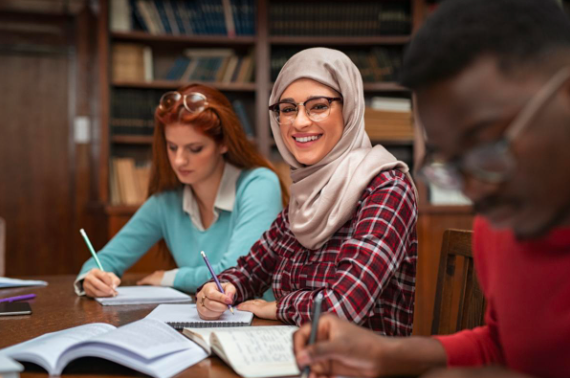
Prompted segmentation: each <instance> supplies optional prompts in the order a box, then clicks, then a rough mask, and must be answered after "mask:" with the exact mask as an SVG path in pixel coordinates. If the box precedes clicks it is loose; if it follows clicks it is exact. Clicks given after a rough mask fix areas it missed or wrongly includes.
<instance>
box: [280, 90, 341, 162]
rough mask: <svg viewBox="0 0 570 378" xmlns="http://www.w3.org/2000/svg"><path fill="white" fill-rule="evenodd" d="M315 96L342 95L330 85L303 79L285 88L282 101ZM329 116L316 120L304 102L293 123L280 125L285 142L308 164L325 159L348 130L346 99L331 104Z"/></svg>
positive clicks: (295, 101)
mask: <svg viewBox="0 0 570 378" xmlns="http://www.w3.org/2000/svg"><path fill="white" fill-rule="evenodd" d="M315 97H340V95H339V94H338V93H337V92H336V91H335V90H333V89H332V88H330V87H327V86H326V85H323V84H321V83H318V82H316V81H314V80H311V79H299V80H296V81H294V82H293V83H292V84H291V85H289V86H288V87H287V89H285V91H284V92H283V94H282V95H281V98H280V101H287V102H293V103H300V102H301V103H302V102H305V101H307V100H309V99H311V98H315ZM330 107H331V108H330V113H329V115H328V117H326V118H323V119H322V120H320V121H318V122H315V121H313V120H311V119H310V118H309V117H308V116H307V112H306V110H305V107H304V106H302V105H301V106H299V111H298V113H297V116H296V117H295V118H294V120H293V122H292V123H291V124H290V125H280V126H279V130H280V132H281V138H282V139H283V142H284V143H285V146H286V147H287V149H288V150H289V152H291V154H292V155H293V156H294V157H295V159H296V160H297V161H298V162H299V163H300V164H304V165H313V164H316V163H318V162H319V161H321V160H322V159H323V158H324V157H325V156H326V155H327V154H328V153H329V152H330V151H331V150H332V149H333V147H334V146H335V145H336V144H337V143H338V141H339V140H340V138H341V137H342V132H343V130H344V121H343V117H342V103H341V102H339V101H334V102H332V103H331V104H330Z"/></svg>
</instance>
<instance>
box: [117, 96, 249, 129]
mask: <svg viewBox="0 0 570 378" xmlns="http://www.w3.org/2000/svg"><path fill="white" fill-rule="evenodd" d="M163 94H164V91H159V90H155V89H149V90H139V89H129V88H116V89H114V90H113V92H112V95H111V96H112V97H111V119H110V127H111V134H112V135H152V134H153V132H154V111H155V109H156V107H157V106H158V102H159V100H160V98H161V97H162V95H163ZM232 106H233V108H234V111H235V113H236V115H237V116H238V119H239V121H240V123H241V125H242V127H243V129H244V131H245V133H246V135H247V136H249V137H255V131H254V127H253V124H252V123H251V121H250V117H249V116H248V112H247V110H246V106H245V104H244V102H243V101H241V100H239V99H235V100H233V101H232Z"/></svg>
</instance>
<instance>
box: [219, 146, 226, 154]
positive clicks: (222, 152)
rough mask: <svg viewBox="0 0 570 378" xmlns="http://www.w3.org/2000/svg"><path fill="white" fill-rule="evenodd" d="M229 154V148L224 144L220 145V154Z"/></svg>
mask: <svg viewBox="0 0 570 378" xmlns="http://www.w3.org/2000/svg"><path fill="white" fill-rule="evenodd" d="M227 152H228V146H226V145H225V144H224V143H222V144H220V154H225V153H227Z"/></svg>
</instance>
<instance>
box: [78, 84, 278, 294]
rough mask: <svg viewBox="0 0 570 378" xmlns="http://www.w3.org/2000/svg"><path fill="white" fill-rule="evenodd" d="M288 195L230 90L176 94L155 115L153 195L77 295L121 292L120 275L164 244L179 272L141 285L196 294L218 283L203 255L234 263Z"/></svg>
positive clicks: (89, 266) (198, 88)
mask: <svg viewBox="0 0 570 378" xmlns="http://www.w3.org/2000/svg"><path fill="white" fill-rule="evenodd" d="M286 193H287V191H286V189H285V188H284V186H283V183H282V182H281V181H280V179H279V178H278V176H277V174H276V173H275V172H274V171H273V168H272V167H271V165H270V164H269V162H268V161H267V160H266V159H265V158H263V157H262V156H261V155H260V154H259V152H257V150H256V149H255V147H253V146H252V145H251V143H250V142H249V141H248V140H247V137H246V135H245V133H244V131H243V129H242V126H241V125H240V123H239V121H238V118H237V116H236V114H235V113H234V111H233V110H232V106H231V104H230V102H229V101H228V99H227V98H226V97H225V96H224V95H223V94H222V93H220V92H219V91H218V90H216V89H213V88H210V87H207V86H204V85H199V84H193V85H189V86H187V87H184V88H181V89H179V90H178V91H175V92H168V93H166V94H164V95H163V96H162V98H161V100H160V104H159V105H158V107H157V109H156V111H155V131H154V141H153V159H152V173H151V179H150V186H149V198H148V200H147V201H146V202H145V203H144V204H143V205H142V206H141V208H140V209H139V210H138V211H137V212H136V214H135V215H134V216H133V217H132V218H131V220H130V221H129V222H128V223H127V224H126V225H125V227H123V229H121V231H119V233H118V234H117V235H116V236H115V237H114V238H113V239H112V240H111V241H110V242H109V243H108V244H107V245H106V246H105V247H104V248H103V249H102V250H101V251H100V252H99V253H98V256H99V259H100V260H101V264H102V265H103V268H104V269H105V272H103V271H101V270H99V269H97V268H96V263H95V261H94V260H93V258H91V259H89V260H88V261H87V262H86V263H85V264H84V265H83V267H82V268H81V272H80V274H79V276H78V277H77V280H76V282H75V289H76V292H77V293H78V294H79V295H83V294H86V295H88V296H91V297H105V296H112V295H115V294H116V290H115V288H116V287H117V286H118V285H119V283H120V279H119V278H118V277H120V276H121V275H122V273H123V272H124V271H125V270H126V269H128V268H129V267H130V266H132V265H133V264H134V263H135V262H136V261H137V260H138V259H139V258H140V257H141V256H142V255H144V254H145V253H146V252H147V251H148V249H149V248H150V247H151V246H152V245H154V244H155V243H156V242H158V241H159V240H164V242H165V243H166V245H167V246H168V249H169V251H170V252H171V254H172V257H173V259H174V261H175V262H176V265H177V266H178V268H177V269H174V270H170V271H166V272H165V271H156V272H154V273H152V274H151V275H149V276H147V277H145V278H143V279H142V280H141V281H139V284H149V285H161V286H171V287H174V288H176V289H180V290H183V291H187V292H194V291H195V290H196V289H197V288H198V287H199V286H200V285H202V284H203V283H204V282H206V281H208V280H209V279H210V278H211V276H210V273H209V271H208V270H207V267H206V265H205V264H204V260H203V259H202V256H201V255H200V251H205V252H206V254H207V255H208V259H209V260H210V262H211V264H212V265H213V268H214V270H215V271H218V272H221V271H223V270H225V269H226V268H229V267H231V266H234V265H235V264H236V261H237V259H238V257H240V256H242V255H245V254H246V253H247V252H248V251H249V249H250V247H251V246H252V245H253V243H254V242H255V241H256V240H257V239H259V237H260V236H261V234H262V233H263V232H264V231H265V230H267V229H268V228H269V226H270V225H271V222H272V221H273V220H274V219H275V217H276V216H277V214H278V213H279V212H280V211H281V209H282V205H283V204H284V203H285V202H286V201H287V194H286ZM268 295H269V296H270V297H271V296H272V294H271V293H268Z"/></svg>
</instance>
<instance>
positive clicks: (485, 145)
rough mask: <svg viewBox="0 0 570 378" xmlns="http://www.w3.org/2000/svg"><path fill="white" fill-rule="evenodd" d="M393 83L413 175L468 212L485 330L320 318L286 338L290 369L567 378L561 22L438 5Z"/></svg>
mask: <svg viewBox="0 0 570 378" xmlns="http://www.w3.org/2000/svg"><path fill="white" fill-rule="evenodd" d="M402 82H403V84H404V85H406V86H408V87H409V88H411V89H413V90H414V92H415V95H416V99H417V102H416V105H417V111H418V114H419V119H420V120H421V122H422V124H423V126H424V128H425V132H426V137H427V144H426V151H427V153H426V159H425V161H424V163H423V164H422V166H421V172H422V173H423V175H424V176H425V177H426V178H427V179H428V180H430V181H432V182H434V183H436V184H439V185H441V186H445V187H456V188H461V189H462V191H463V192H464V193H465V194H466V195H467V196H468V197H469V198H470V199H471V200H472V201H473V203H474V207H475V209H476V211H477V212H478V213H480V214H481V215H482V217H481V218H477V219H476V221H475V225H474V240H473V250H474V261H475V264H476V270H477V274H478V278H479V281H480V283H481V286H482V289H483V291H484V293H485V296H486V298H487V299H488V309H487V314H486V325H485V326H483V327H479V328H476V329H473V330H468V331H463V332H459V333H457V334H454V335H449V336H438V337H433V338H422V337H411V338H386V337H381V336H378V335H375V334H373V333H371V332H369V331H366V330H364V329H361V328H358V327H356V326H354V325H352V324H349V323H347V322H344V321H341V320H339V319H338V318H335V317H333V316H324V317H323V318H321V321H320V322H319V328H318V342H317V343H316V344H314V345H311V346H307V345H306V344H307V340H308V337H309V332H310V325H305V326H304V327H302V328H301V329H300V330H299V331H298V332H297V333H296V335H295V338H294V345H295V353H296V356H297V362H298V364H299V365H300V366H301V367H304V366H307V365H309V366H310V367H311V369H312V374H313V376H316V375H319V376H330V375H350V376H366V377H373V376H395V375H420V374H423V373H425V372H427V371H431V370H432V369H433V368H437V367H445V366H447V367H462V368H461V369H448V370H443V371H441V370H440V371H436V372H433V371H432V372H431V373H430V376H438V377H440V376H445V377H460V376H461V377H523V376H535V377H543V378H554V377H570V189H569V188H570V20H569V19H568V17H567V16H566V15H565V14H564V13H563V11H562V10H561V8H560V7H559V6H558V5H557V4H556V2H555V1H554V0H454V1H445V2H443V3H442V5H440V7H439V9H438V10H437V11H436V12H435V13H434V14H433V15H431V16H430V17H429V18H428V19H427V21H426V22H425V24H424V25H423V26H422V28H421V29H420V30H419V31H418V32H417V33H416V35H415V36H414V38H413V40H412V42H411V43H410V46H409V49H408V51H407V53H406V57H405V60H404V67H403V80H402ZM432 374H433V375H432Z"/></svg>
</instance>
